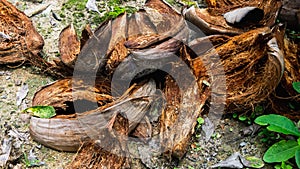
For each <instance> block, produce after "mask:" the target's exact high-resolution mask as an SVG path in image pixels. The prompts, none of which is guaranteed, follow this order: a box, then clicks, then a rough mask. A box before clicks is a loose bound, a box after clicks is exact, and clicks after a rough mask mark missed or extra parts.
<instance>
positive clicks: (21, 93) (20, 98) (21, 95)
mask: <svg viewBox="0 0 300 169" xmlns="http://www.w3.org/2000/svg"><path fill="white" fill-rule="evenodd" d="M28 91H29V89H28V85H27V84H26V83H23V85H22V86H21V88H20V89H19V90H18V92H17V94H16V104H17V106H20V105H21V103H22V101H23V99H24V98H25V97H26V96H27V94H28Z"/></svg>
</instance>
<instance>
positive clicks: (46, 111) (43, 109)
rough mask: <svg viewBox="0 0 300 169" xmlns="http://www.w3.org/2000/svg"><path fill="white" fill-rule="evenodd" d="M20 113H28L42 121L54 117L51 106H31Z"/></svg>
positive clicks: (53, 110)
mask: <svg viewBox="0 0 300 169" xmlns="http://www.w3.org/2000/svg"><path fill="white" fill-rule="evenodd" d="M22 112H25V113H30V114H31V115H32V116H36V117H39V118H43V119H49V118H51V117H53V116H55V115H56V113H55V109H54V107H53V106H33V107H29V108H27V109H25V110H23V111H22Z"/></svg>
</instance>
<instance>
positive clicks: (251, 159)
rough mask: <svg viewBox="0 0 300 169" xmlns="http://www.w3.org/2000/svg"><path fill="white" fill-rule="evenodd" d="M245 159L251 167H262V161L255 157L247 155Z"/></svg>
mask: <svg viewBox="0 0 300 169" xmlns="http://www.w3.org/2000/svg"><path fill="white" fill-rule="evenodd" d="M245 159H246V160H247V161H248V162H249V167H252V168H262V167H264V165H265V164H264V162H263V161H262V160H261V159H260V158H257V157H253V156H248V157H246V158H245Z"/></svg>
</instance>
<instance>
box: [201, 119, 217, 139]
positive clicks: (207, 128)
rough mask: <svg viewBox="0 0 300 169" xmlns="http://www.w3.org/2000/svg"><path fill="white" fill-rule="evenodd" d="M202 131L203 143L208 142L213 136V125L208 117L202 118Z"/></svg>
mask: <svg viewBox="0 0 300 169" xmlns="http://www.w3.org/2000/svg"><path fill="white" fill-rule="evenodd" d="M202 131H203V132H204V135H205V141H208V140H209V139H210V138H211V136H212V135H213V134H214V131H215V125H214V124H213V123H212V122H211V121H210V119H209V118H208V117H206V118H204V124H202Z"/></svg>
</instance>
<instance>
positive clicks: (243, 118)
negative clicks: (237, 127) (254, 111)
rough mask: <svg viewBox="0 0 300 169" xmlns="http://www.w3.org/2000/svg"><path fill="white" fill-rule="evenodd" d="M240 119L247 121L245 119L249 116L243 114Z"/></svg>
mask: <svg viewBox="0 0 300 169" xmlns="http://www.w3.org/2000/svg"><path fill="white" fill-rule="evenodd" d="M239 120H241V121H245V120H247V116H245V115H241V116H239Z"/></svg>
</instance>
